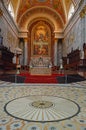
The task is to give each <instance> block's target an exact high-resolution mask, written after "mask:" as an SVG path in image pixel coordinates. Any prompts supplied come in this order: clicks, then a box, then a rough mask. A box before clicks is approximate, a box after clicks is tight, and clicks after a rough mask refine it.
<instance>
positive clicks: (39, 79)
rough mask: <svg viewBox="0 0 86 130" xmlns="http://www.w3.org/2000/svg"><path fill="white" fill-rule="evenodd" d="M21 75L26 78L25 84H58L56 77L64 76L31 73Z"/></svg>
mask: <svg viewBox="0 0 86 130" xmlns="http://www.w3.org/2000/svg"><path fill="white" fill-rule="evenodd" d="M20 75H21V76H24V77H26V79H25V81H24V82H25V83H58V81H57V79H56V77H57V76H63V75H64V74H52V75H30V74H29V73H21V74H20Z"/></svg>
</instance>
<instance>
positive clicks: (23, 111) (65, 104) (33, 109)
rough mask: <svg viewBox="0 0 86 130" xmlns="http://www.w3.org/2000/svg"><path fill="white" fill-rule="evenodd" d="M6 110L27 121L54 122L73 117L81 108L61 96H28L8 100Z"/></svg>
mask: <svg viewBox="0 0 86 130" xmlns="http://www.w3.org/2000/svg"><path fill="white" fill-rule="evenodd" d="M5 111H6V112H7V113H8V114H9V115H11V116H13V117H15V118H18V119H23V120H26V121H34V122H35V121H36V122H52V121H61V120H65V119H68V118H72V117H73V116H75V115H77V114H78V113H79V111H80V108H79V106H78V104H77V103H75V102H74V101H71V100H69V99H65V98H61V97H53V96H27V97H21V98H17V99H14V100H12V101H10V102H8V103H7V104H6V105H5Z"/></svg>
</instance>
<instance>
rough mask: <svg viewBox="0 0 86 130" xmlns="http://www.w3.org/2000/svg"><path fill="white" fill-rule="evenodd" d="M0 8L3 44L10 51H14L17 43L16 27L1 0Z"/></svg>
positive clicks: (0, 27)
mask: <svg viewBox="0 0 86 130" xmlns="http://www.w3.org/2000/svg"><path fill="white" fill-rule="evenodd" d="M0 9H1V10H2V15H1V16H0V29H1V36H2V37H3V45H4V46H6V47H7V48H8V49H10V51H12V52H15V48H16V47H17V44H18V29H17V27H16V25H15V23H14V21H13V18H12V17H11V16H10V14H9V12H8V10H7V9H6V7H5V5H4V4H3V2H0Z"/></svg>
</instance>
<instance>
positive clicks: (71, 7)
mask: <svg viewBox="0 0 86 130" xmlns="http://www.w3.org/2000/svg"><path fill="white" fill-rule="evenodd" d="M73 13H74V5H73V4H72V5H71V6H70V9H69V13H68V20H69V19H70V18H71V17H72V15H73Z"/></svg>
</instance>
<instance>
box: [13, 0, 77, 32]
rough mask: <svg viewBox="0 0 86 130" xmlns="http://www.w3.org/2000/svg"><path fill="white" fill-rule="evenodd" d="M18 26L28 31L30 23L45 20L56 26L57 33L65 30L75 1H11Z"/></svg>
mask: <svg viewBox="0 0 86 130" xmlns="http://www.w3.org/2000/svg"><path fill="white" fill-rule="evenodd" d="M11 2H12V5H13V8H14V13H15V18H16V22H17V24H18V26H19V27H20V28H21V30H22V29H24V30H25V29H27V26H28V23H29V24H30V23H32V21H33V20H36V19H45V20H46V21H49V22H50V23H53V24H54V26H55V31H57V30H58V29H59V30H61V29H63V28H64V26H65V24H66V23H67V16H68V12H69V8H70V5H71V4H72V3H73V4H74V6H75V5H76V3H75V0H11Z"/></svg>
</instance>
